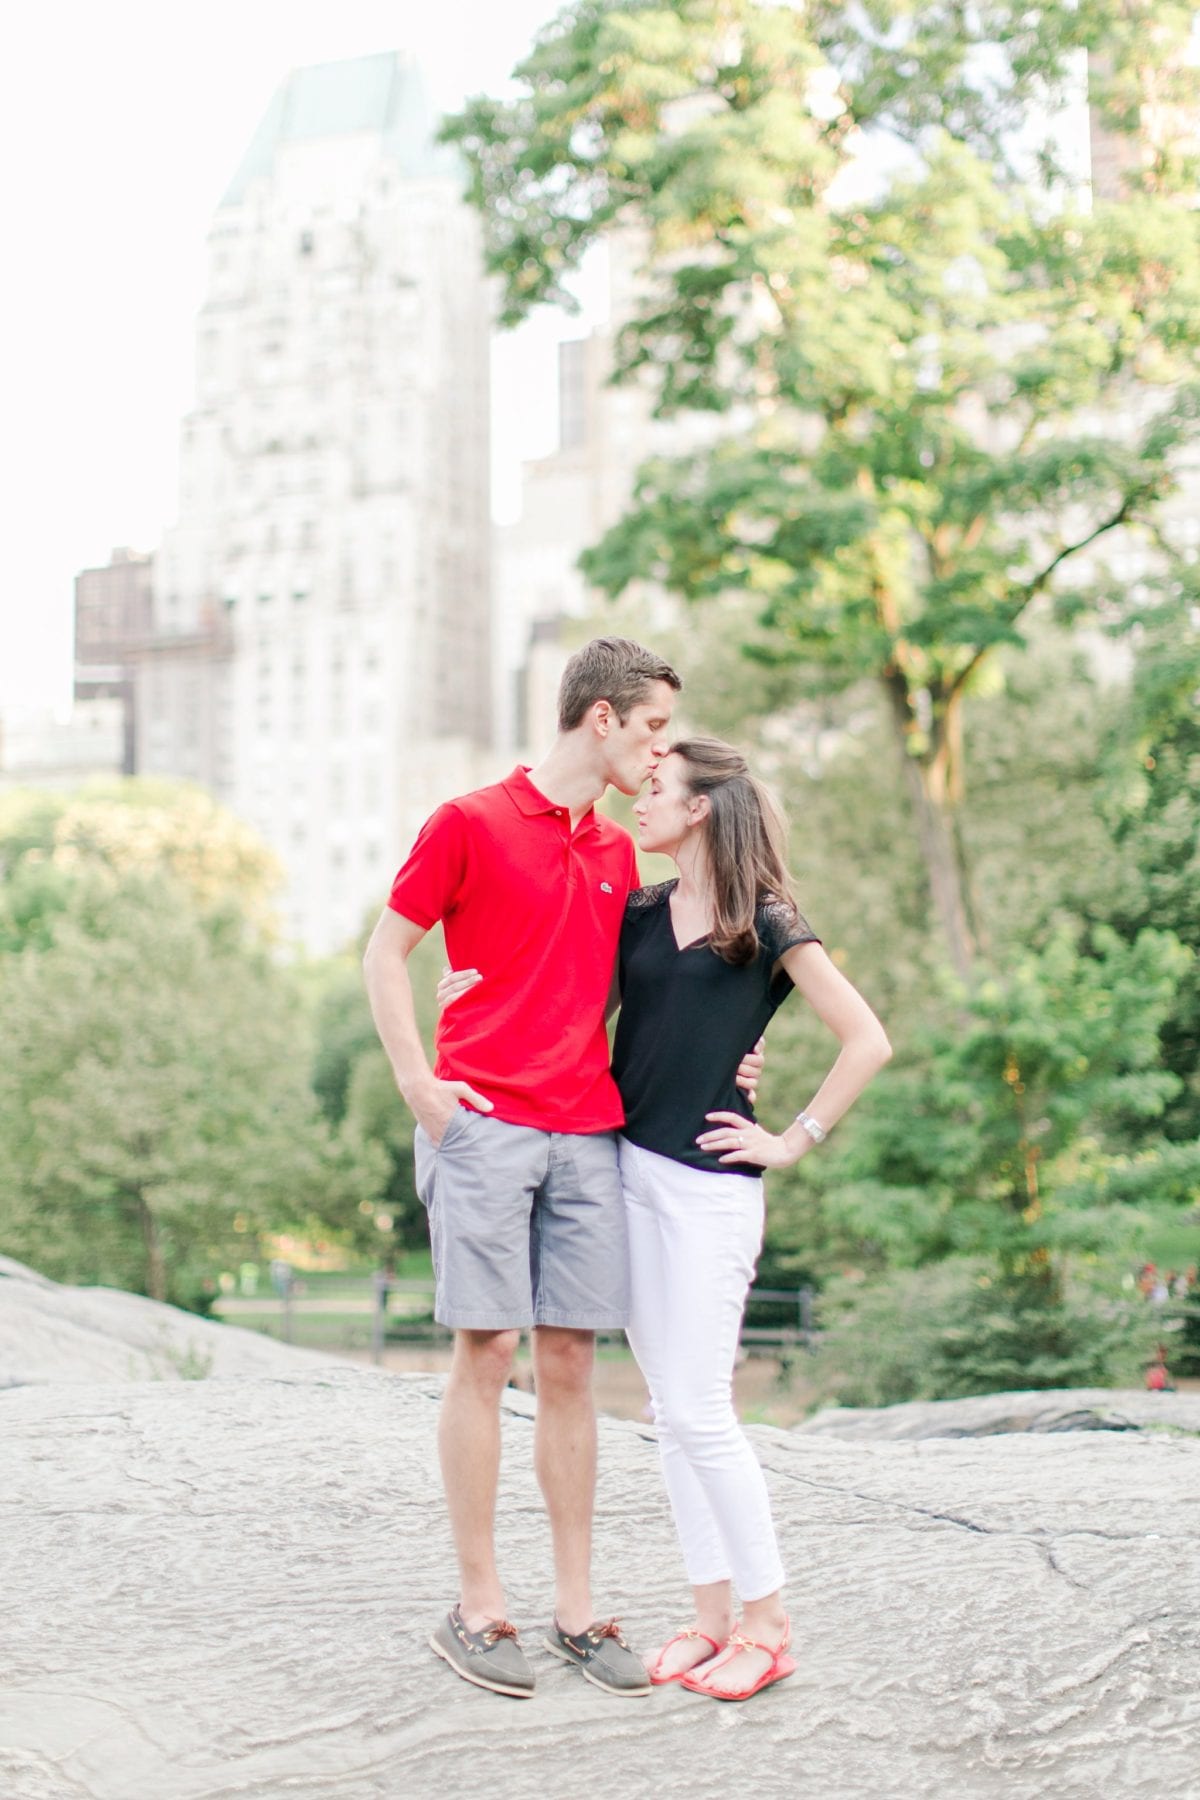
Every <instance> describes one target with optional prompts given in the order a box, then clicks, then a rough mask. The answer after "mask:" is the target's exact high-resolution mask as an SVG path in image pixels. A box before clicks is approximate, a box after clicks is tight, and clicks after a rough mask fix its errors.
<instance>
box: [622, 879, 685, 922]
mask: <svg viewBox="0 0 1200 1800" xmlns="http://www.w3.org/2000/svg"><path fill="white" fill-rule="evenodd" d="M674 886H675V883H674V882H673V881H656V882H655V884H654V886H653V887H640V888H634V890H633V892H632V893H631V894H630V896H629V898H628V899H627V900H626V902H625V917H626V918H627V919H633V918H636V917H637V916H638V914H639V913H644V912H650V911H652V909H653V908H654V907H656V906H661V905H662V904H663V902H664V901H665V900H666V899H667V897H668V895H669V894H670V892H671V889H672V888H673V887H674Z"/></svg>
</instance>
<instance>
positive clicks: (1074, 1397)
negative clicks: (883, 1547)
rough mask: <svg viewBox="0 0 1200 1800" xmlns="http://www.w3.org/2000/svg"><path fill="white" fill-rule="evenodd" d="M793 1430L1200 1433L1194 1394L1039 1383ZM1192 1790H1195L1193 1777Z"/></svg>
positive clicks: (890, 1437) (918, 1435)
mask: <svg viewBox="0 0 1200 1800" xmlns="http://www.w3.org/2000/svg"><path fill="white" fill-rule="evenodd" d="M792 1429H793V1430H794V1431H797V1432H801V1433H803V1434H804V1436H806V1437H834V1438H849V1439H853V1440H858V1441H863V1440H870V1441H874V1442H877V1441H879V1440H881V1439H882V1440H884V1441H886V1442H891V1443H897V1442H901V1441H903V1442H909V1443H911V1442H917V1441H919V1440H921V1439H923V1438H962V1437H997V1436H1003V1435H1006V1434H1007V1433H1010V1432H1017V1431H1020V1432H1027V1431H1032V1432H1043V1431H1052V1432H1058V1431H1150V1432H1153V1431H1167V1432H1171V1431H1176V1432H1194V1433H1195V1434H1196V1436H1197V1437H1200V1394H1172V1393H1161V1394H1154V1393H1145V1392H1143V1391H1142V1390H1141V1389H1140V1388H1132V1389H1119V1390H1118V1389H1113V1388H1045V1389H1031V1390H1029V1391H1028V1392H1026V1393H1020V1394H976V1395H973V1396H972V1397H971V1398H970V1399H968V1400H912V1401H909V1402H908V1403H907V1404H905V1405H903V1406H883V1407H853V1406H830V1407H827V1408H826V1409H825V1411H824V1412H819V1413H817V1414H815V1415H814V1417H813V1418H811V1419H806V1420H805V1421H804V1423H803V1424H802V1425H795V1426H793V1428H792ZM1196 1791H1197V1793H1198V1794H1200V1781H1198V1782H1197V1790H1196Z"/></svg>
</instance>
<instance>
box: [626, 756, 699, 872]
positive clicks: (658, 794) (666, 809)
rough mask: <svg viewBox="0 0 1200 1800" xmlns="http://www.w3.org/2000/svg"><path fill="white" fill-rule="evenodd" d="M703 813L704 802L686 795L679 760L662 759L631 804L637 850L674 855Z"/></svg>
mask: <svg viewBox="0 0 1200 1800" xmlns="http://www.w3.org/2000/svg"><path fill="white" fill-rule="evenodd" d="M707 811H708V808H707V806H706V805H705V803H704V801H703V800H702V799H701V798H698V797H697V796H696V795H695V794H690V793H689V792H688V790H687V787H686V785H685V783H684V779H683V764H682V762H681V761H680V759H679V757H678V756H664V758H663V760H662V761H661V762H660V763H659V765H658V767H657V768H656V769H655V770H654V771H653V772H652V773H651V776H650V780H649V782H648V784H647V786H646V787H645V788H643V790H642V792H641V794H640V795H639V797H638V798H637V799H636V800H635V801H634V803H633V814H634V817H635V819H636V820H637V841H638V847H639V848H640V849H642V850H658V851H660V852H661V853H662V854H663V855H664V856H674V854H675V852H676V851H677V850H678V848H679V846H680V844H682V842H683V840H684V839H685V838H686V837H687V836H688V834H689V833H690V832H692V831H694V830H695V829H696V828H697V826H698V825H699V824H700V821H701V820H702V819H703V817H704V815H705V813H706V812H707Z"/></svg>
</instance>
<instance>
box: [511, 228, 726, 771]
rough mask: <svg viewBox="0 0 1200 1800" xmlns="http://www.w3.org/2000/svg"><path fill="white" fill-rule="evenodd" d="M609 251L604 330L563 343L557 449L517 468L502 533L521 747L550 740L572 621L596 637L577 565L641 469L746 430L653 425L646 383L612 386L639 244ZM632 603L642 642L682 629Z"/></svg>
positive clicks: (650, 603) (673, 616)
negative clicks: (588, 626) (517, 489)
mask: <svg viewBox="0 0 1200 1800" xmlns="http://www.w3.org/2000/svg"><path fill="white" fill-rule="evenodd" d="M607 250H608V269H609V320H610V322H609V323H608V324H607V325H605V326H603V327H600V328H598V329H596V330H594V331H592V332H591V333H589V335H588V336H587V337H585V338H577V339H569V340H567V341H566V342H564V343H562V344H560V346H559V363H558V386H559V394H558V398H559V433H558V437H559V441H558V448H557V449H556V450H555V451H553V452H552V453H551V454H550V455H549V456H544V457H539V458H538V459H537V460H536V461H534V462H528V463H526V464H525V465H524V468H523V470H522V484H521V514H520V517H519V518H518V519H517V520H516V522H515V523H513V524H512V525H506V526H503V527H502V528H500V530H499V531H498V532H497V539H496V602H497V603H496V613H497V618H498V619H499V620H501V621H502V623H503V632H504V637H503V642H502V644H501V646H500V650H501V661H502V663H503V665H504V667H505V668H506V669H507V671H508V675H507V689H506V692H505V694H504V696H503V698H502V700H501V703H500V704H501V707H502V732H503V737H504V740H505V741H506V742H510V743H513V744H515V745H518V746H520V745H524V746H533V745H537V744H540V743H542V742H544V741H545V739H546V738H547V736H548V735H549V734H550V733H552V732H553V730H554V708H555V698H556V694H557V688H558V681H559V677H560V675H561V672H562V668H563V665H564V663H565V662H566V659H567V656H568V654H569V652H570V649H571V641H570V639H571V632H570V622H571V621H574V620H578V619H580V618H581V617H583V616H584V615H586V614H589V613H590V614H599V621H598V629H603V612H602V608H603V604H604V603H603V600H602V598H601V596H600V595H599V594H597V593H596V592H595V591H594V590H592V589H590V588H589V587H588V585H587V583H586V581H585V580H584V578H583V576H582V574H581V573H580V571H579V568H578V560H579V557H580V555H581V553H582V552H583V551H584V550H586V549H588V548H589V547H590V546H591V545H593V544H595V543H596V542H597V541H598V540H599V539H600V538H601V537H602V536H603V534H604V533H605V532H606V531H607V530H608V529H609V527H610V526H612V525H615V524H616V523H617V521H618V520H619V519H620V518H621V516H622V514H623V513H624V512H625V510H626V509H627V507H628V506H629V503H630V500H631V499H632V496H633V489H634V483H635V479H636V476H637V472H638V470H639V468H640V467H641V465H642V464H643V463H644V462H646V461H647V460H649V459H650V458H651V457H655V456H661V457H664V458H670V457H676V456H683V455H686V454H687V453H688V452H689V451H692V450H698V449H699V448H700V447H701V446H703V445H706V444H711V443H713V442H715V441H716V439H717V438H719V437H720V436H722V435H723V434H726V433H730V432H736V431H738V430H742V429H744V428H745V427H746V425H747V424H748V422H749V414H748V412H747V410H746V409H742V408H736V407H735V408H732V409H731V410H730V411H729V412H728V413H725V414H720V415H717V414H711V413H684V414H680V415H678V416H676V417H672V418H669V419H656V418H655V417H654V414H653V402H654V395H653V390H652V388H651V386H650V385H649V383H647V382H646V381H627V382H621V383H620V384H619V385H616V386H614V385H613V383H612V380H611V376H612V372H613V368H614V362H615V352H616V333H617V331H618V330H619V328H620V327H621V325H622V324H623V323H624V322H625V321H626V320H627V319H629V318H631V317H632V316H633V314H634V311H635V307H636V304H637V299H638V290H639V287H640V284H641V282H642V280H643V279H644V277H643V275H642V271H641V263H642V258H643V255H644V246H643V240H642V238H641V236H640V234H638V233H637V232H635V231H632V230H629V231H621V232H614V233H612V234H611V235H610V237H609V239H608V240H607ZM636 598H637V600H638V601H639V603H640V605H641V607H642V609H643V612H644V623H643V624H641V625H639V627H638V629H639V630H640V631H642V632H644V634H645V635H646V636H647V637H650V636H652V635H653V632H654V631H655V629H659V630H661V629H663V628H664V627H666V626H668V625H672V624H674V623H675V621H676V620H677V618H678V615H679V603H678V602H677V601H675V600H673V599H672V598H671V597H670V596H668V595H667V594H665V593H664V592H663V590H662V589H661V588H659V587H657V586H655V585H654V584H653V583H650V582H645V583H642V584H640V585H639V589H638V592H637V595H636Z"/></svg>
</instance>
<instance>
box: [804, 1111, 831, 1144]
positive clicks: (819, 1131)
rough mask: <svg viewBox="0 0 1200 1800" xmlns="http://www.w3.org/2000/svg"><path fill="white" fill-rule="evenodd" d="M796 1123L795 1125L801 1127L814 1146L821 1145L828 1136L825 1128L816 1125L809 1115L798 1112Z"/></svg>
mask: <svg viewBox="0 0 1200 1800" xmlns="http://www.w3.org/2000/svg"><path fill="white" fill-rule="evenodd" d="M796 1123H797V1125H803V1127H804V1129H805V1131H807V1133H808V1135H809V1137H810V1138H811V1139H812V1141H813V1143H814V1144H823V1143H824V1142H825V1139H826V1138H827V1137H828V1136H829V1133H828V1132H827V1131H826V1129H825V1127H824V1126H823V1125H818V1124H817V1121H816V1120H815V1119H814V1118H813V1116H812V1114H811V1113H806V1112H798V1113H797V1114H796Z"/></svg>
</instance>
